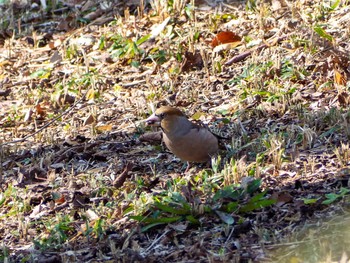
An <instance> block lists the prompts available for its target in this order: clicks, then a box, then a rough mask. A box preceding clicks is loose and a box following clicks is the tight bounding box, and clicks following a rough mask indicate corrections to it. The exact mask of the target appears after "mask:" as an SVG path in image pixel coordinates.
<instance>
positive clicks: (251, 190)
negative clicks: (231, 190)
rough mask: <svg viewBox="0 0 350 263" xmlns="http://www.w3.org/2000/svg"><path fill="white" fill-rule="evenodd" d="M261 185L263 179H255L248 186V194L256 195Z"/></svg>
mask: <svg viewBox="0 0 350 263" xmlns="http://www.w3.org/2000/svg"><path fill="white" fill-rule="evenodd" d="M260 185H261V179H255V180H253V181H252V182H250V183H249V184H248V186H247V193H248V194H252V193H255V192H256V191H257V190H258V189H259V188H260Z"/></svg>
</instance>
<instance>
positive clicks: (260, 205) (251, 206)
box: [239, 199, 276, 213]
mask: <svg viewBox="0 0 350 263" xmlns="http://www.w3.org/2000/svg"><path fill="white" fill-rule="evenodd" d="M275 203H276V200H272V199H265V200H260V201H256V202H249V203H248V204H246V205H245V206H243V207H241V209H240V210H239V211H240V212H242V213H247V212H250V211H254V210H258V209H261V208H264V207H267V206H270V205H273V204H275Z"/></svg>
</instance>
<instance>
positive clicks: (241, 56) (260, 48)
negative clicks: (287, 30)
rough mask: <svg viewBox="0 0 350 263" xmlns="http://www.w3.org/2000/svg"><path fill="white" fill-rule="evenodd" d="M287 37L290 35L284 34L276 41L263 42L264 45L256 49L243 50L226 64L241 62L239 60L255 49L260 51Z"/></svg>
mask: <svg viewBox="0 0 350 263" xmlns="http://www.w3.org/2000/svg"><path fill="white" fill-rule="evenodd" d="M287 37H288V35H285V36H282V37H280V38H278V39H277V40H276V41H275V42H273V43H272V44H262V45H260V46H258V47H257V48H255V49H251V50H248V51H246V52H243V53H241V54H239V55H237V56H234V57H233V58H231V59H230V60H228V61H227V62H226V63H225V65H226V66H230V65H232V64H233V63H237V62H239V61H241V60H243V59H245V58H246V57H248V56H250V55H251V54H252V53H253V52H255V51H260V50H262V49H264V48H267V47H269V46H272V45H275V44H278V43H280V42H281V41H283V40H285V39H286V38H287Z"/></svg>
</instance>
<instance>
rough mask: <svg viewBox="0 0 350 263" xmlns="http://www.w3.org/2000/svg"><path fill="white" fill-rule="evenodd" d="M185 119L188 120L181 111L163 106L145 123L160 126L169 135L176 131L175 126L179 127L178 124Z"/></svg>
mask: <svg viewBox="0 0 350 263" xmlns="http://www.w3.org/2000/svg"><path fill="white" fill-rule="evenodd" d="M184 118H186V116H185V115H184V114H183V113H182V112H181V111H180V110H179V109H177V108H173V107H170V106H163V107H160V108H159V109H157V110H156V111H155V112H154V113H153V114H152V115H151V116H150V117H148V118H147V119H146V120H145V121H146V123H147V124H148V125H152V126H160V127H161V128H162V130H163V131H164V132H165V133H167V132H169V131H171V130H172V129H174V126H175V125H178V122H179V121H180V120H181V119H184ZM186 119H187V118H186Z"/></svg>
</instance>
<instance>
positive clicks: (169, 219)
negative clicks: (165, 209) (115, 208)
mask: <svg viewBox="0 0 350 263" xmlns="http://www.w3.org/2000/svg"><path fill="white" fill-rule="evenodd" d="M129 218H131V219H134V220H136V221H139V222H143V223H146V224H154V223H163V224H165V223H173V222H176V221H179V220H180V219H182V218H183V217H182V216H173V217H159V218H151V217H145V216H129Z"/></svg>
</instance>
